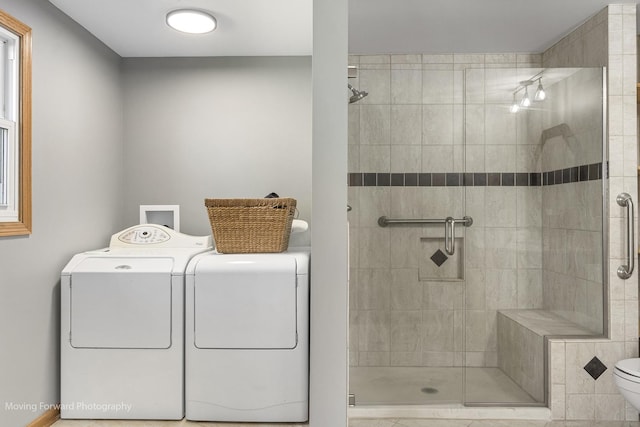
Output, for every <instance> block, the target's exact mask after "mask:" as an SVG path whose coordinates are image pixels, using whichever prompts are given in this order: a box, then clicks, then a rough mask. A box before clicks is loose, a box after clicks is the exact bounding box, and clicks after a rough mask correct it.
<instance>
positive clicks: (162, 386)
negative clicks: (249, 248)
mask: <svg viewBox="0 0 640 427" xmlns="http://www.w3.org/2000/svg"><path fill="white" fill-rule="evenodd" d="M211 247H212V242H211V237H210V236H203V237H196V236H188V235H186V234H181V233H178V232H175V231H173V230H171V229H170V228H166V227H163V226H160V225H151V224H145V225H137V226H134V227H131V228H128V229H126V230H124V231H122V232H120V233H117V234H114V235H113V236H112V237H111V242H110V245H109V248H107V249H102V250H96V251H90V252H85V253H81V254H78V255H75V256H74V257H73V258H72V259H71V261H69V263H68V264H67V266H66V267H65V268H64V270H63V271H62V277H61V342H60V347H61V354H60V364H61V367H60V383H61V387H60V399H61V405H60V415H61V417H62V418H92V419H103V418H116V419H167V420H169V419H174V420H178V419H182V418H183V416H184V272H185V269H186V266H187V264H188V263H189V260H190V259H191V258H192V257H193V256H194V255H196V254H198V253H201V252H205V251H209V250H211Z"/></svg>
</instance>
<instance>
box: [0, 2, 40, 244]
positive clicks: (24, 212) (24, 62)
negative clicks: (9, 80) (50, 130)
mask: <svg viewBox="0 0 640 427" xmlns="http://www.w3.org/2000/svg"><path fill="white" fill-rule="evenodd" d="M0 26H2V28H4V29H5V30H7V31H9V32H11V33H13V34H15V35H16V36H17V37H18V39H19V46H20V47H19V54H20V57H19V76H18V82H17V84H18V98H19V99H18V100H17V105H18V117H17V120H16V136H17V138H18V140H17V144H16V146H17V149H18V173H17V177H18V182H16V183H14V189H13V190H14V191H16V194H17V195H18V218H17V220H16V221H7V222H0V237H4V236H21V235H29V234H31V232H32V228H31V227H32V223H31V221H32V217H31V94H32V92H31V61H32V60H31V58H32V52H31V28H30V27H29V26H27V25H25V24H24V23H22V22H20V21H19V20H17V19H16V18H14V17H13V16H11V15H9V14H8V13H6V12H4V11H2V10H0Z"/></svg>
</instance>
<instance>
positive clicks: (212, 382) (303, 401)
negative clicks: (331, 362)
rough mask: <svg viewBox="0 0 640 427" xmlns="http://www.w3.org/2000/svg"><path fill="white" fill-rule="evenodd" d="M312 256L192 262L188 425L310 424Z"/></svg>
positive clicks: (213, 257) (218, 257) (211, 255)
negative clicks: (206, 423)
mask: <svg viewBox="0 0 640 427" xmlns="http://www.w3.org/2000/svg"><path fill="white" fill-rule="evenodd" d="M309 256H310V254H309V251H307V250H300V251H296V250H290V251H289V252H284V253H278V254H238V255H234V254H228V255H227V254H225V255H223V254H217V253H215V252H208V253H204V254H200V255H197V256H196V257H194V258H193V259H192V261H191V262H190V263H189V266H188V267H187V273H186V277H187V278H186V292H185V295H186V303H185V306H186V308H185V311H186V317H185V327H186V332H185V415H186V418H187V419H188V420H195V421H235V422H300V421H306V420H307V419H308V407H309V391H308V388H309Z"/></svg>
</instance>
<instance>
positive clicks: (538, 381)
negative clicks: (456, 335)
mask: <svg viewBox="0 0 640 427" xmlns="http://www.w3.org/2000/svg"><path fill="white" fill-rule="evenodd" d="M593 334H594V333H593V331H590V330H588V329H587V328H585V327H583V326H580V325H578V324H576V323H574V322H572V321H570V320H567V319H565V318H564V317H562V316H559V315H557V314H555V313H552V312H550V311H546V310H523V309H519V310H499V311H498V367H499V368H500V369H501V370H502V371H503V372H504V373H505V374H507V375H508V376H509V377H510V378H511V379H512V380H513V381H514V382H515V383H516V384H518V385H519V386H520V387H521V388H522V389H523V390H524V391H526V392H527V393H529V394H530V395H531V396H532V397H533V398H534V399H535V400H536V401H537V402H544V378H545V370H544V351H545V350H544V349H545V343H544V340H545V337H549V336H562V335H565V336H575V335H593Z"/></svg>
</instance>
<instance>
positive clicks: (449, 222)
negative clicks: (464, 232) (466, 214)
mask: <svg viewBox="0 0 640 427" xmlns="http://www.w3.org/2000/svg"><path fill="white" fill-rule="evenodd" d="M447 230H449V232H447ZM449 233H451V237H449ZM444 250H445V252H446V253H448V254H449V255H453V254H454V253H455V252H456V220H455V219H453V218H452V217H450V216H448V217H447V219H445V221H444Z"/></svg>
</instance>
